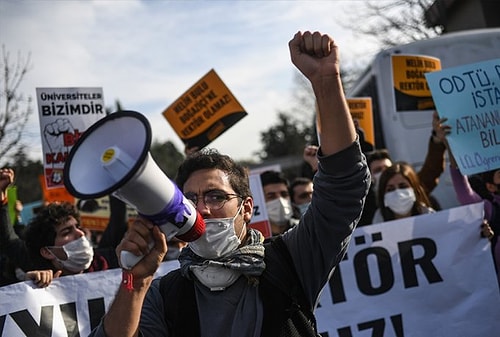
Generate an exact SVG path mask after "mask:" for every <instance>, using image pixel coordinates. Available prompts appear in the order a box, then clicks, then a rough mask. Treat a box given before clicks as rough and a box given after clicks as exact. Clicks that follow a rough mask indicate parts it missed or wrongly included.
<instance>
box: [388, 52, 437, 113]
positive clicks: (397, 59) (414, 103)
mask: <svg viewBox="0 0 500 337" xmlns="http://www.w3.org/2000/svg"><path fill="white" fill-rule="evenodd" d="M391 61H392V76H393V85H394V100H395V102H396V111H397V112H403V111H415V110H431V109H434V102H433V101H432V95H431V92H430V89H429V86H428V84H427V81H426V79H425V73H427V72H432V71H437V70H440V69H441V61H440V60H439V59H438V58H435V57H431V56H422V55H399V54H396V55H391Z"/></svg>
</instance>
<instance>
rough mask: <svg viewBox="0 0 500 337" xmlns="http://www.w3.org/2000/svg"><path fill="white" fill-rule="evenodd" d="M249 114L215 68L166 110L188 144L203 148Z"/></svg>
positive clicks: (165, 112) (173, 125)
mask: <svg viewBox="0 0 500 337" xmlns="http://www.w3.org/2000/svg"><path fill="white" fill-rule="evenodd" d="M246 115H247V113H246V112H245V110H244V109H243V106H242V105H241V104H240V103H239V102H238V100H237V99H236V97H234V95H233V94H232V93H231V91H230V90H229V88H228V87H227V86H226V85H225V84H224V82H222V80H221V79H220V77H219V76H218V75H217V73H216V72H215V70H213V69H212V70H210V71H209V72H208V73H207V74H206V75H205V76H203V77H202V78H201V79H200V80H199V81H198V82H196V83H195V84H194V85H193V86H192V87H191V88H189V89H188V90H187V91H186V92H185V93H184V94H182V96H180V97H179V98H178V99H177V100H176V101H175V102H173V103H172V104H171V105H170V106H169V107H168V108H166V109H165V110H164V111H163V116H164V117H165V118H166V119H167V121H168V122H169V124H170V125H171V126H172V128H173V129H174V131H175V132H176V133H177V135H178V136H179V137H180V138H181V140H182V141H183V142H184V144H185V145H186V147H194V146H197V147H199V148H202V147H204V146H206V145H208V144H209V143H210V142H212V141H213V140H214V139H216V138H217V137H219V136H220V135H221V134H222V133H223V132H225V131H226V130H228V129H229V128H230V127H231V126H233V125H234V124H236V122H238V121H239V120H240V119H242V118H243V117H245V116H246Z"/></svg>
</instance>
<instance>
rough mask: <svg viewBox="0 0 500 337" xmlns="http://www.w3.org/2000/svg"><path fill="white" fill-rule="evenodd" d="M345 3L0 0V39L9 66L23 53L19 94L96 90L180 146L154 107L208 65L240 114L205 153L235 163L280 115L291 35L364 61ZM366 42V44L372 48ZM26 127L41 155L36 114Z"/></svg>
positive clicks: (287, 87) (288, 81) (290, 70)
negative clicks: (321, 36)
mask: <svg viewBox="0 0 500 337" xmlns="http://www.w3.org/2000/svg"><path fill="white" fill-rule="evenodd" d="M362 4H363V2H361V1H353V0H349V1H346V0H343V1H341V0H334V1H250V0H247V1H166V0H163V1H162V0H159V1H138V0H110V1H106V0H94V1H90V0H86V1H76V0H66V1H62V0H31V1H29V0H0V43H1V44H3V45H5V47H6V49H7V50H8V51H9V52H10V54H11V60H15V57H16V55H17V53H18V52H20V53H21V54H22V55H25V56H26V55H27V54H28V53H31V60H32V68H31V70H30V72H29V73H28V74H27V76H26V78H25V80H24V81H23V83H22V87H21V88H20V89H21V91H22V92H24V93H25V94H27V95H31V96H32V97H33V98H36V95H35V88H37V87H102V88H103V92H104V100H105V104H106V106H108V107H113V106H114V105H115V103H114V102H115V101H116V100H119V101H120V102H121V104H122V107H124V108H125V109H128V110H136V111H139V112H141V113H143V114H144V115H145V116H146V117H147V118H148V120H149V121H150V123H151V124H152V129H153V139H154V140H158V141H160V142H164V141H166V140H171V141H173V142H174V143H175V144H176V146H177V147H178V149H179V151H183V149H184V146H183V144H182V142H181V141H180V139H179V138H178V137H177V135H176V134H175V132H174V131H173V129H172V128H171V127H170V125H169V124H168V122H167V120H166V119H165V118H164V117H163V115H162V111H163V110H164V109H165V108H166V107H167V106H169V105H170V104H171V103H172V102H173V101H174V100H176V99H177V98H178V97H179V96H180V95H181V94H182V93H183V92H184V91H186V90H187V89H188V88H189V87H190V86H191V85H193V84H194V83H195V82H196V81H198V80H199V79H200V78H201V77H202V76H203V75H205V74H206V73H207V72H208V71H209V70H210V69H212V68H213V69H215V71H216V72H217V73H218V75H219V76H220V77H221V78H222V80H223V81H224V83H225V84H226V85H227V86H228V87H229V89H230V90H231V91H232V93H233V94H234V95H235V96H236V98H237V99H238V100H239V102H240V103H241V104H242V105H243V107H244V108H245V110H246V111H247V112H248V116H246V117H245V118H243V119H242V120H241V121H240V122H238V123H237V124H236V125H235V126H233V127H232V128H231V129H229V130H228V131H226V132H225V133H224V134H223V135H221V136H220V137H219V138H218V139H217V140H215V141H214V142H213V143H212V144H211V145H210V147H215V148H217V149H219V150H220V151H221V152H222V153H226V154H229V155H231V156H233V157H234V158H236V159H251V158H252V154H253V153H255V152H256V151H258V150H259V149H261V147H262V146H261V143H260V131H263V130H265V129H267V128H268V127H269V125H271V124H273V123H274V122H275V121H276V115H277V111H278V110H286V107H287V106H288V104H289V102H290V98H291V95H292V90H293V88H294V76H295V72H296V70H295V68H294V66H293V65H292V63H291V62H290V58H289V52H288V41H289V40H290V39H291V38H292V36H293V35H294V34H295V32H297V31H299V30H301V31H304V30H312V31H314V30H319V31H321V32H325V33H328V34H330V35H332V36H333V37H334V39H335V40H336V41H337V44H338V45H339V47H340V50H341V57H342V60H343V61H344V63H347V62H352V61H355V60H362V59H363V58H364V59H367V60H369V59H370V58H371V56H372V55H373V53H374V51H375V47H374V44H370V43H368V42H367V41H362V40H360V38H359V37H357V36H355V35H353V33H352V32H351V31H349V30H346V29H345V28H342V27H341V26H340V25H339V24H338V22H339V20H344V18H345V15H346V14H345V13H346V8H348V7H350V8H352V7H353V6H358V7H360V6H362ZM370 46H371V47H370ZM33 107H34V108H35V114H34V116H33V118H32V120H31V121H30V124H29V127H28V128H27V130H26V133H27V135H29V136H30V137H29V140H30V148H29V150H30V156H32V157H35V158H37V159H41V154H42V150H41V145H40V142H41V141H40V132H39V120H38V111H37V109H36V102H34V104H33Z"/></svg>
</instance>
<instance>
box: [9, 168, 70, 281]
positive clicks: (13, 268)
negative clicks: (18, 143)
mask: <svg viewBox="0 0 500 337" xmlns="http://www.w3.org/2000/svg"><path fill="white" fill-rule="evenodd" d="M14 177H15V174H14V170H12V169H9V168H3V169H1V170H0V193H1V200H2V204H1V205H0V248H1V250H0V253H1V254H2V261H3V263H2V266H1V267H2V270H1V273H2V283H1V285H2V286H4V285H7V284H11V283H15V282H18V281H24V280H32V281H33V282H34V283H35V284H36V285H37V286H38V287H40V288H44V287H47V286H49V285H50V283H51V282H52V279H53V278H56V277H59V275H60V274H61V271H57V272H53V271H52V270H51V269H47V270H30V269H31V261H30V260H29V258H28V256H27V255H26V254H22V252H23V251H24V247H25V246H24V242H23V241H22V240H21V239H16V238H17V234H16V233H15V230H14V227H13V224H12V223H11V221H10V216H9V213H8V204H7V196H6V195H7V194H6V190H7V187H8V186H9V185H11V184H12V183H13V182H14ZM13 238H14V239H13ZM24 270H29V271H28V272H24Z"/></svg>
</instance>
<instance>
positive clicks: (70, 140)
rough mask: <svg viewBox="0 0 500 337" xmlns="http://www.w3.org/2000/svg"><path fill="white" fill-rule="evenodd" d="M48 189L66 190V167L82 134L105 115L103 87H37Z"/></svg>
mask: <svg viewBox="0 0 500 337" xmlns="http://www.w3.org/2000/svg"><path fill="white" fill-rule="evenodd" d="M36 96H37V102H38V113H39V114H38V115H39V120H40V134H41V137H42V151H43V162H44V176H45V183H46V187H47V189H51V188H57V187H64V183H63V181H64V179H63V168H64V163H65V162H66V158H67V157H68V155H69V152H70V151H71V148H72V147H73V145H74V144H75V143H76V141H77V140H78V138H80V136H81V134H82V133H83V132H84V131H85V130H86V129H87V128H88V127H89V126H90V125H92V124H94V123H95V122H97V121H98V120H99V119H101V118H102V117H104V116H106V111H105V107H104V99H103V93H102V88H36Z"/></svg>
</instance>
